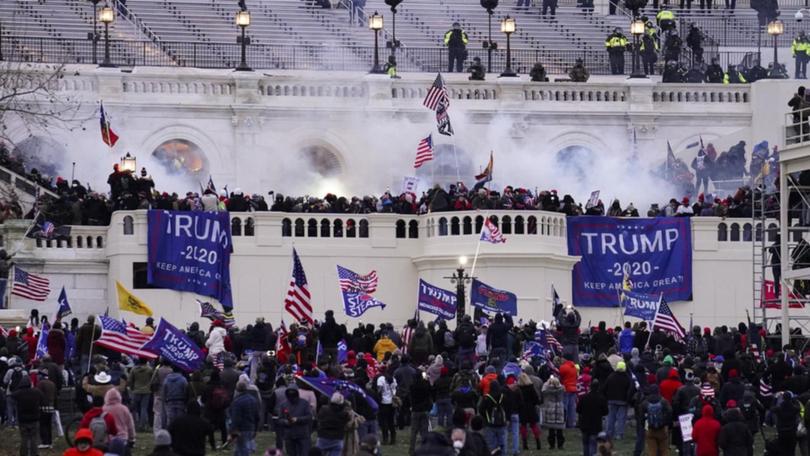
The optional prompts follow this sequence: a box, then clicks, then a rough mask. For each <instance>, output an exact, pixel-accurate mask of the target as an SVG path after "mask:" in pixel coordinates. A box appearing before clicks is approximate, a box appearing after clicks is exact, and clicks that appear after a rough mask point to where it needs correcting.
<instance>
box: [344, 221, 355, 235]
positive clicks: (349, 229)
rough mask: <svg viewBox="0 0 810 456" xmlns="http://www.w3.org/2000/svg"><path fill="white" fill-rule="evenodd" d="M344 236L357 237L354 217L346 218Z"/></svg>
mask: <svg viewBox="0 0 810 456" xmlns="http://www.w3.org/2000/svg"><path fill="white" fill-rule="evenodd" d="M346 237H348V238H354V237H357V224H356V223H355V221H354V219H349V220H346Z"/></svg>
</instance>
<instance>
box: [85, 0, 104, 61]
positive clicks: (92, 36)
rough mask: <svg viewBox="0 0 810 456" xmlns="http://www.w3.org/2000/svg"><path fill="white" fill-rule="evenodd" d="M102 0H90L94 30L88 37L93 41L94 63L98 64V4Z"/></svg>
mask: <svg viewBox="0 0 810 456" xmlns="http://www.w3.org/2000/svg"><path fill="white" fill-rule="evenodd" d="M99 2H101V0H90V3H92V4H93V31H92V32H91V33H88V34H87V39H89V40H91V41H92V42H93V65H96V64H98V46H97V45H98V24H97V23H96V20H97V19H98V4H99Z"/></svg>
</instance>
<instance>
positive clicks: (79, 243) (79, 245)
mask: <svg viewBox="0 0 810 456" xmlns="http://www.w3.org/2000/svg"><path fill="white" fill-rule="evenodd" d="M37 241H39V239H37ZM82 244H84V238H83V237H81V236H76V247H77V248H82ZM37 247H39V244H37Z"/></svg>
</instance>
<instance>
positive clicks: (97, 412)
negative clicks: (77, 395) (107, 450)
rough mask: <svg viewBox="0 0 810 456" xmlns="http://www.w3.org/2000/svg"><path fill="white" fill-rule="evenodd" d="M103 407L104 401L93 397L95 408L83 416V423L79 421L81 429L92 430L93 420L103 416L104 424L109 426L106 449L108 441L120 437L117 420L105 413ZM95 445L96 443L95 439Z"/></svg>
mask: <svg viewBox="0 0 810 456" xmlns="http://www.w3.org/2000/svg"><path fill="white" fill-rule="evenodd" d="M103 406H104V399H102V398H100V397H96V396H93V407H92V408H91V409H90V410H88V411H87V412H85V414H84V416H82V419H81V421H79V429H90V423H91V422H92V421H93V418H96V417H98V416H101V417H102V418H103V419H104V424H106V425H107V438H106V441H105V442H104V446H105V447H106V444H107V441H109V440H110V439H112V438H113V437H115V436H116V435H118V428H117V427H116V426H115V418H113V416H112V415H110V414H109V413H104V409H103ZM94 443H96V442H95V439H94Z"/></svg>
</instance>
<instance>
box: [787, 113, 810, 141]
mask: <svg viewBox="0 0 810 456" xmlns="http://www.w3.org/2000/svg"><path fill="white" fill-rule="evenodd" d="M808 121H810V108H805V109H801V110H796V111H793V112H789V113H787V114H785V145H786V146H790V145H796V144H802V143H805V142H810V122H808Z"/></svg>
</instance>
